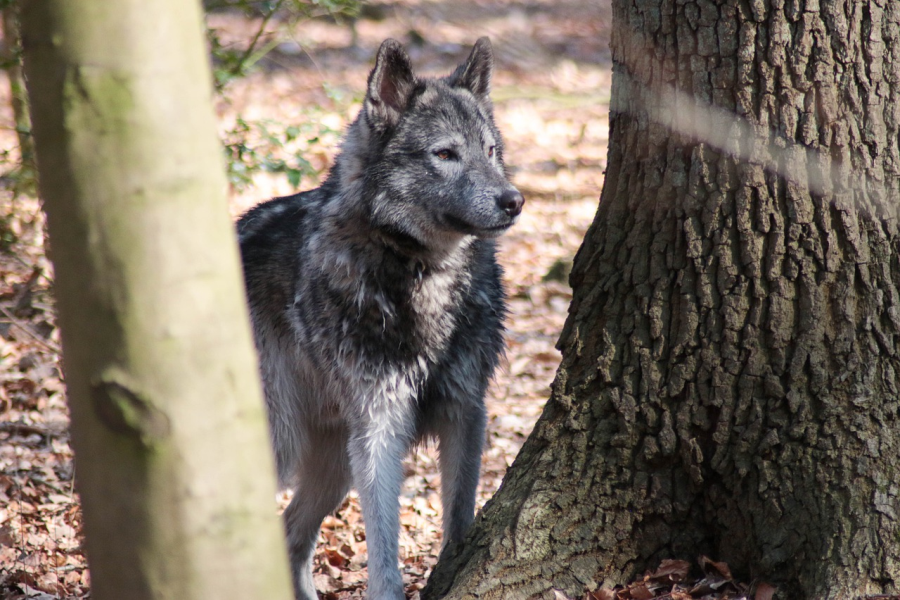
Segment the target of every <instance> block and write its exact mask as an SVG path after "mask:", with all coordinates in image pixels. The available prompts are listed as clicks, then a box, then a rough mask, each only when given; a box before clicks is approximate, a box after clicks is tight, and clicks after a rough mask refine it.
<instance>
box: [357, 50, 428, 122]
mask: <svg viewBox="0 0 900 600" xmlns="http://www.w3.org/2000/svg"><path fill="white" fill-rule="evenodd" d="M415 84H416V76H415V75H413V72H412V66H411V65H410V63H409V56H407V55H406V52H405V51H404V50H403V46H401V45H400V42H398V41H397V40H393V39H387V40H385V41H384V42H383V43H382V44H381V48H379V49H378V57H377V58H376V59H375V68H374V69H372V72H371V73H370V74H369V87H368V91H367V92H366V100H365V109H366V115H367V116H368V120H369V123H370V125H372V127H374V128H375V129H378V130H380V131H384V130H385V129H388V128H390V127H393V126H395V125H396V124H397V122H398V121H400V115H402V114H403V111H404V110H406V105H407V103H408V102H409V98H410V96H411V95H412V92H413V89H414V88H415Z"/></svg>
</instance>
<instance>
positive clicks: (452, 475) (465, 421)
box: [435, 403, 487, 546]
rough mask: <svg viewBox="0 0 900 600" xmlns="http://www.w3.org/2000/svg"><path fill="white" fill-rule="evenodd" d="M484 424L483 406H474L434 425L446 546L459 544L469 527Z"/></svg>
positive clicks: (479, 468) (482, 443) (479, 467)
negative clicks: (452, 543)
mask: <svg viewBox="0 0 900 600" xmlns="http://www.w3.org/2000/svg"><path fill="white" fill-rule="evenodd" d="M486 424H487V416H486V411H485V407H484V404H482V403H478V404H475V403H473V404H472V405H470V406H467V407H466V409H465V411H464V412H463V411H460V414H456V415H453V416H452V417H449V418H445V419H443V420H442V421H441V422H440V423H437V424H436V425H437V426H436V428H435V429H436V434H437V438H438V451H439V457H438V460H439V462H440V467H441V503H442V505H443V510H444V519H443V521H444V522H443V526H444V545H445V546H446V545H447V544H448V543H450V542H461V541H462V539H463V536H464V535H465V533H466V530H467V529H468V528H469V525H471V524H472V519H473V518H474V515H475V493H476V490H477V488H478V476H479V474H480V471H481V450H482V448H483V447H484V432H485V426H486Z"/></svg>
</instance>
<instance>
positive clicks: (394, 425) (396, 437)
mask: <svg viewBox="0 0 900 600" xmlns="http://www.w3.org/2000/svg"><path fill="white" fill-rule="evenodd" d="M384 412H387V411H384ZM409 421H410V419H409V417H408V416H406V415H396V414H393V415H392V414H379V411H377V410H373V411H371V412H370V413H369V414H368V415H366V417H365V418H361V419H359V420H358V421H357V422H356V424H355V427H354V428H353V432H352V437H351V440H350V443H349V450H350V468H351V470H352V472H353V481H354V484H355V486H356V489H357V491H358V492H359V501H360V504H361V506H362V514H363V520H364V522H365V526H366V546H367V547H368V553H369V584H368V590H367V592H366V595H367V598H369V600H404V599H405V598H406V596H405V594H404V593H403V579H402V577H401V576H400V571H399V569H398V568H397V558H398V554H399V536H400V501H399V496H400V487H401V485H402V483H403V457H404V456H405V455H406V452H407V450H408V449H409V444H410V429H411V427H410V425H409Z"/></svg>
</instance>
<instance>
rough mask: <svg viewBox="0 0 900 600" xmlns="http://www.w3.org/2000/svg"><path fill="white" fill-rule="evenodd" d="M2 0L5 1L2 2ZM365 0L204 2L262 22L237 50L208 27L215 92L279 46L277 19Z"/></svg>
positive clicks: (338, 10)
mask: <svg viewBox="0 0 900 600" xmlns="http://www.w3.org/2000/svg"><path fill="white" fill-rule="evenodd" d="M0 1H2V0H0ZM361 1H362V0H208V1H207V2H205V3H204V7H205V9H206V11H207V13H210V12H214V11H225V10H228V11H236V12H240V13H242V14H244V16H246V17H247V18H260V19H261V22H260V24H259V27H258V28H257V30H256V33H255V34H254V37H253V39H252V40H251V42H250V44H249V45H248V46H247V47H246V48H235V47H231V46H228V45H227V44H223V43H222V41H221V38H220V37H219V34H218V32H217V31H216V30H214V29H212V28H207V39H208V40H209V46H210V52H211V54H212V58H213V79H214V81H215V85H216V89H217V90H219V91H221V90H222V89H223V88H224V87H225V86H227V85H228V83H229V82H231V81H232V80H234V79H235V78H238V77H243V76H244V75H246V74H247V72H248V71H249V70H250V69H252V68H253V67H254V66H255V65H256V64H257V63H258V62H259V60H260V59H261V58H263V57H264V56H265V55H266V54H268V53H269V52H270V51H271V50H272V49H273V48H275V47H277V46H278V44H279V43H280V41H281V40H279V38H278V36H272V35H267V29H268V26H269V23H270V22H271V21H272V20H274V19H277V20H278V21H279V22H280V23H281V24H282V25H284V26H286V29H290V28H291V27H292V26H293V25H296V24H297V23H298V22H300V21H303V20H307V19H312V18H317V17H322V16H331V17H333V18H336V19H340V18H342V17H350V18H353V17H356V16H357V15H358V14H359V10H360V6H361Z"/></svg>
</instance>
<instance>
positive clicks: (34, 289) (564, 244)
mask: <svg viewBox="0 0 900 600" xmlns="http://www.w3.org/2000/svg"><path fill="white" fill-rule="evenodd" d="M365 15H366V16H365V17H364V18H360V19H358V20H357V21H356V22H355V23H353V24H352V26H351V24H350V23H348V22H344V23H335V22H333V21H330V20H327V19H314V20H310V21H306V22H303V23H301V24H298V25H297V26H296V27H288V26H287V25H286V24H285V23H284V22H278V21H277V20H274V21H272V22H270V23H269V26H268V33H267V35H266V36H264V37H265V40H266V42H267V45H268V47H269V48H270V51H269V52H268V54H267V55H266V56H264V57H263V58H261V59H260V61H259V63H258V65H257V68H256V69H255V70H254V71H253V72H252V73H251V74H250V75H249V76H248V77H246V78H244V79H240V80H237V81H235V82H234V83H232V84H231V85H230V86H229V87H228V88H227V89H226V91H225V94H224V97H223V98H221V99H219V100H218V101H217V111H218V114H219V117H220V123H221V128H222V132H223V136H226V137H227V132H228V131H229V130H230V129H232V128H233V127H234V126H235V123H236V122H237V120H238V117H241V118H243V119H244V120H248V121H249V120H260V119H266V120H271V121H272V122H278V123H296V124H305V125H310V124H311V125H312V128H313V129H312V130H313V131H314V133H315V135H313V136H308V137H315V138H317V139H315V140H314V141H312V142H309V141H308V140H305V141H304V142H303V143H304V144H305V147H303V148H302V150H303V154H304V158H305V159H306V160H308V161H309V162H310V164H311V166H312V167H313V169H314V170H316V171H318V172H320V173H321V172H323V171H324V169H326V168H327V166H328V165H329V164H330V163H331V160H332V158H333V156H334V152H335V149H336V145H337V143H338V141H339V137H340V131H341V130H342V128H343V127H344V125H345V124H346V123H347V121H348V119H350V118H352V116H353V115H354V114H355V113H356V111H357V110H358V109H359V100H360V99H361V97H362V91H363V88H364V84H365V78H366V75H367V73H368V70H369V69H370V68H371V66H372V63H373V60H374V55H375V51H376V50H377V48H378V45H379V44H380V43H381V41H382V40H383V39H385V38H387V37H394V38H397V39H399V40H400V41H401V42H403V43H404V45H405V46H406V47H407V48H408V51H409V54H410V56H411V58H412V60H413V63H414V65H415V66H416V68H417V69H418V70H419V72H421V73H425V74H438V75H439V74H446V73H448V72H449V71H450V70H451V69H452V68H453V67H454V66H455V65H456V64H458V63H459V62H460V61H462V60H463V59H464V58H465V56H466V53H467V52H468V48H469V46H470V45H471V43H472V42H474V41H475V40H476V39H477V38H478V37H480V36H482V35H488V36H490V37H491V40H492V42H493V46H494V50H495V54H496V73H495V77H494V87H493V97H494V101H495V106H496V117H497V121H498V124H499V126H500V128H501V130H502V131H503V132H504V134H505V137H506V144H507V149H506V160H507V163H508V164H509V165H510V167H511V171H512V173H513V180H514V182H515V184H516V185H517V186H518V187H519V189H520V190H521V191H522V192H523V194H524V195H525V197H526V206H525V212H524V214H523V216H522V219H521V221H520V223H519V224H518V225H517V226H516V227H515V228H514V229H513V230H512V231H511V232H510V233H509V234H508V235H506V236H505V237H504V238H503V239H502V242H501V261H502V263H503V265H504V267H505V269H506V278H505V279H506V286H507V289H508V292H509V295H510V309H511V314H510V317H509V321H508V324H507V325H508V333H507V342H508V352H507V358H506V362H505V364H504V366H503V368H502V370H501V372H500V373H499V374H498V376H497V378H496V381H495V382H494V384H493V385H492V387H491V390H490V395H489V398H488V405H489V410H490V422H489V437H488V444H487V447H486V450H485V453H484V460H483V471H482V474H483V475H482V482H481V487H480V488H479V506H480V505H481V504H483V503H484V502H485V501H486V500H487V498H488V497H490V495H491V494H493V492H494V491H495V490H496V489H497V487H498V486H499V484H500V481H501V478H502V476H503V474H504V472H505V470H506V468H507V466H508V465H509V464H510V463H511V462H512V460H513V458H514V457H515V455H516V453H517V451H518V449H519V447H520V446H521V444H522V443H523V441H524V439H525V437H526V436H527V435H528V433H529V432H530V430H531V428H532V426H533V424H534V421H535V420H536V419H537V417H538V415H539V414H540V411H541V409H542V406H543V403H544V402H545V400H546V398H547V396H548V394H549V385H550V382H551V381H552V378H553V375H554V372H555V370H556V367H557V365H558V362H559V354H558V352H557V351H556V350H555V348H554V343H555V341H556V337H557V335H558V334H559V331H560V330H561V328H562V325H563V322H564V320H565V317H566V311H567V307H568V303H569V300H570V297H571V292H570V290H569V288H568V286H567V284H566V283H565V276H564V275H563V276H560V273H561V272H563V273H564V271H565V265H566V264H567V263H568V262H569V261H570V260H571V258H572V257H573V256H574V254H575V252H576V250H577V248H578V245H579V244H580V241H581V239H582V236H583V235H584V232H585V230H586V229H587V227H588V225H589V223H590V221H591V219H592V218H593V214H594V211H595V210H596V206H597V199H598V197H599V193H600V188H601V185H602V182H603V171H604V168H605V161H606V143H607V131H608V122H607V116H608V98H609V84H610V76H611V64H610V58H609V50H608V41H609V27H610V19H611V15H610V9H609V5H608V1H600V2H589V1H587V0H576V1H571V0H570V1H551V0H532V1H530V2H524V3H523V2H511V1H501V2H487V1H478V0H462V1H460V0H457V1H455V2H434V1H425V0H418V1H417V0H403V1H398V2H393V3H385V4H377V5H371V7H370V9H367V11H366V13H365ZM209 25H210V26H211V27H213V28H215V29H216V30H217V31H218V32H219V35H220V38H221V39H222V40H223V41H224V42H225V43H229V44H235V45H237V46H239V47H243V46H246V45H247V44H248V42H249V40H250V39H251V37H252V36H253V34H254V32H255V30H256V28H257V27H258V26H259V21H258V20H256V21H254V20H252V19H249V20H248V19H246V18H244V17H243V16H241V15H238V14H230V13H219V14H213V15H211V16H210V17H209ZM269 42H271V43H269ZM7 90H8V86H7V85H6V81H5V80H4V81H3V82H0V149H9V150H10V152H11V154H10V155H9V158H10V159H12V158H14V156H15V150H14V147H15V138H14V136H13V135H12V131H11V127H12V116H11V114H10V110H9V108H8V107H9V101H8V91H7ZM3 170H4V171H5V170H6V169H3ZM316 183H317V180H316V178H315V177H309V178H304V179H303V180H302V182H301V185H300V187H301V188H309V187H313V186H315V185H316ZM293 190H294V188H292V187H291V186H290V185H289V184H288V182H287V180H286V179H285V178H284V177H281V176H278V177H276V176H271V175H257V176H255V177H254V178H253V181H252V184H251V185H249V186H248V187H246V188H244V189H242V190H235V191H234V193H233V194H232V200H231V206H230V209H231V211H232V214H233V215H234V216H235V217H236V216H237V215H238V214H240V213H241V212H243V211H244V210H246V209H247V208H249V207H250V206H252V205H253V204H255V203H256V202H258V201H260V200H262V199H266V198H268V197H270V196H273V195H277V194H286V193H290V192H292V191H293ZM0 203H2V206H0V213H2V219H3V231H2V232H0V233H3V234H4V236H3V239H2V240H0V245H2V246H3V251H2V252H0V597H2V598H39V599H50V598H54V599H55V598H87V597H89V595H90V592H89V589H90V578H89V573H88V570H87V567H86V562H85V558H84V556H83V553H82V550H81V521H80V513H79V507H78V499H77V495H76V494H75V493H74V489H73V472H74V466H73V461H72V452H71V449H70V448H69V445H68V434H67V431H66V429H67V414H66V407H65V399H64V398H65V397H64V387H63V385H62V383H61V381H60V368H59V365H58V359H59V334H58V331H57V330H56V328H55V320H54V314H53V305H52V298H51V295H50V292H49V290H50V286H51V280H52V268H51V266H50V264H49V263H48V261H47V260H46V258H45V257H44V254H43V241H44V240H43V218H42V215H41V213H40V210H39V206H38V204H37V202H36V200H35V199H33V198H28V197H25V198H23V197H19V198H16V199H13V198H12V195H11V193H10V192H9V191H8V190H7V189H0ZM7 238H9V239H10V240H12V241H11V242H10V243H9V244H6V242H5V241H3V240H6V239H7ZM435 459H436V456H435V452H434V449H433V448H423V449H421V450H419V451H418V452H417V453H416V454H415V456H413V457H411V458H410V459H409V461H408V468H407V475H408V477H407V479H406V484H405V487H404V493H403V497H402V498H401V503H402V515H401V522H402V525H403V531H402V533H401V559H402V562H403V570H404V579H405V582H406V584H407V589H408V591H409V593H410V594H411V596H412V597H417V596H418V590H419V589H420V588H421V587H422V586H423V585H424V582H425V580H426V579H427V576H428V575H429V573H430V571H431V568H432V567H433V565H434V564H435V562H436V560H437V558H436V557H437V553H438V551H439V548H440V542H441V534H440V516H441V515H440V513H441V508H440V499H439V489H440V477H439V475H438V471H437V468H436V462H435ZM286 501H287V494H283V495H282V496H280V497H279V498H278V503H279V505H280V506H284V504H285V502H286ZM274 509H275V504H274V503H273V510H274ZM365 563H366V548H365V536H364V531H363V529H362V526H361V519H360V514H359V509H358V504H357V501H356V498H355V496H353V495H351V496H350V497H349V498H348V499H347V501H346V502H345V503H344V505H343V506H342V507H341V509H340V510H339V511H338V512H337V514H336V515H335V516H334V517H330V518H329V519H327V520H326V523H325V525H324V527H323V531H322V535H321V538H320V552H319V553H318V558H317V564H316V574H317V583H318V586H319V589H320V590H322V591H323V592H326V594H325V596H326V597H327V598H341V599H344V598H359V597H361V596H362V592H363V589H364V582H365V580H366V571H365Z"/></svg>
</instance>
